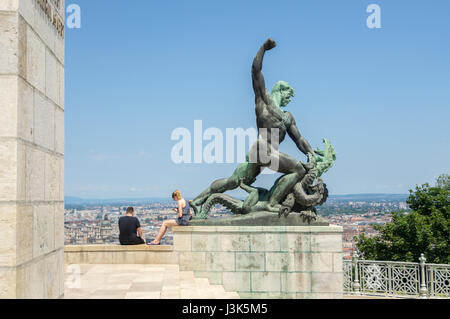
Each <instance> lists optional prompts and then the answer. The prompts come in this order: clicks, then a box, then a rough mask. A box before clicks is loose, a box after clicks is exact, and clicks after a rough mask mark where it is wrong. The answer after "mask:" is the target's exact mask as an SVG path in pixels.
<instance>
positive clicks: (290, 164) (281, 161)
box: [269, 152, 306, 207]
mask: <svg viewBox="0 0 450 319" xmlns="http://www.w3.org/2000/svg"><path fill="white" fill-rule="evenodd" d="M273 156H276V158H275V159H274V160H275V161H278V172H280V173H284V174H286V175H284V176H283V177H281V178H280V179H279V180H278V182H277V185H275V186H274V188H273V191H272V194H271V197H270V200H269V204H270V205H271V206H274V207H275V206H277V205H279V204H280V203H282V202H283V201H284V199H285V198H286V196H287V195H288V194H289V193H290V192H292V188H293V187H294V185H295V184H296V183H297V182H299V181H300V180H301V179H302V178H303V177H304V176H305V174H306V170H305V168H304V167H303V164H302V163H301V162H299V161H297V160H296V159H295V158H293V157H291V156H289V155H287V154H284V153H281V152H273V153H272V155H271V157H273ZM272 163H273V162H272Z"/></svg>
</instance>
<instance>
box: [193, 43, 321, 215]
mask: <svg viewBox="0 0 450 319" xmlns="http://www.w3.org/2000/svg"><path fill="white" fill-rule="evenodd" d="M275 46H276V43H275V41H274V40H272V39H268V40H267V41H266V42H265V43H264V44H263V46H262V47H261V48H260V49H259V51H258V53H257V54H256V57H255V59H254V60H253V65H252V80H253V90H254V93H255V106H256V109H255V111H256V123H257V126H258V135H259V136H258V140H257V141H256V142H255V143H254V144H253V146H252V147H251V148H250V152H249V154H248V155H247V161H246V162H245V163H243V164H241V165H240V166H239V167H238V168H237V169H236V170H235V172H234V173H233V175H232V176H231V177H228V178H223V179H219V180H216V181H215V182H213V183H212V184H211V186H210V187H208V188H207V189H206V190H205V191H203V192H202V193H201V194H200V195H198V196H197V197H196V198H195V199H194V200H193V201H191V206H192V207H193V208H194V210H195V211H196V213H198V210H199V207H200V206H201V205H202V204H203V203H204V202H205V201H206V200H207V199H208V197H209V196H211V195H212V194H214V193H224V192H226V191H228V190H232V189H235V188H237V187H239V185H240V180H241V179H242V180H243V181H244V182H245V184H246V185H251V184H252V183H254V182H255V180H256V177H257V176H258V175H259V174H260V173H261V171H262V169H264V168H266V167H268V168H270V169H272V170H274V171H277V172H280V173H283V174H286V175H285V176H283V177H282V178H281V179H280V182H279V185H281V187H278V188H277V190H276V191H275V192H274V194H273V196H272V197H271V202H270V204H271V205H273V206H275V205H276V204H278V203H280V202H281V201H283V200H284V198H285V197H286V195H287V194H288V193H289V192H290V190H291V188H292V187H293V186H294V184H295V183H297V182H298V181H299V180H301V179H302V178H303V176H304V175H305V173H306V170H305V168H304V167H303V164H302V163H301V162H299V161H298V160H296V159H295V158H293V157H291V156H289V155H287V154H284V153H281V152H279V151H278V147H279V144H280V143H281V142H283V141H284V139H285V137H286V133H287V134H288V135H289V136H290V137H291V138H292V140H293V141H294V142H295V144H296V145H297V147H298V149H299V150H300V151H301V152H303V153H304V154H305V155H307V154H308V153H311V154H312V155H315V154H314V151H313V149H312V148H311V146H310V145H309V143H308V142H307V141H306V140H305V139H304V138H303V137H302V136H301V135H300V132H299V130H298V128H297V126H296V123H295V120H294V117H293V116H292V114H291V113H289V112H285V111H283V110H282V109H281V108H282V107H285V106H286V105H287V104H288V103H289V102H290V99H291V97H293V96H294V89H293V88H292V87H291V86H289V84H288V83H286V82H284V81H279V82H278V83H276V84H275V86H274V87H273V89H272V95H270V94H269V92H268V90H267V89H266V84H265V81H264V76H263V74H262V72H261V71H262V65H263V59H264V54H265V52H266V51H269V50H271V49H273V48H274V47H275Z"/></svg>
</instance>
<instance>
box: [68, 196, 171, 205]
mask: <svg viewBox="0 0 450 319" xmlns="http://www.w3.org/2000/svg"><path fill="white" fill-rule="evenodd" d="M64 201H65V204H66V206H67V205H107V204H116V205H120V204H123V205H124V206H126V205H133V204H143V203H161V202H169V201H172V199H171V198H167V197H147V198H109V199H100V198H80V197H74V196H65V197H64Z"/></svg>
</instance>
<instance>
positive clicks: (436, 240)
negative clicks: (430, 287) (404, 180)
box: [355, 175, 450, 264]
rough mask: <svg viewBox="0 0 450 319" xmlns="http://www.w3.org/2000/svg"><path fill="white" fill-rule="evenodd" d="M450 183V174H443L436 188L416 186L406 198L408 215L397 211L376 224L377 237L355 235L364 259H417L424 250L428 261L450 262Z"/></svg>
mask: <svg viewBox="0 0 450 319" xmlns="http://www.w3.org/2000/svg"><path fill="white" fill-rule="evenodd" d="M449 185H450V182H449V175H441V176H440V177H439V178H438V180H437V183H436V186H435V187H431V186H430V185H429V184H424V185H422V186H417V187H416V190H415V191H412V190H411V191H410V196H409V198H408V200H407V201H406V202H407V203H408V204H409V206H410V208H411V212H410V213H409V214H405V213H399V212H394V213H392V222H390V223H386V224H385V225H381V226H377V225H375V226H374V228H375V229H376V230H377V231H379V234H378V235H377V236H375V237H373V238H368V237H366V236H365V235H364V234H361V235H360V236H359V238H355V239H356V246H357V247H358V249H359V251H360V252H362V253H363V255H364V258H365V259H369V260H393V261H410V262H417V261H418V259H419V257H420V254H421V253H424V254H425V257H426V258H427V262H429V263H441V264H448V263H450V199H449V195H450V188H449Z"/></svg>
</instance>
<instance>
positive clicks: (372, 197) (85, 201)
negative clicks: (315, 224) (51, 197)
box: [64, 194, 409, 206]
mask: <svg viewBox="0 0 450 319" xmlns="http://www.w3.org/2000/svg"><path fill="white" fill-rule="evenodd" d="M408 196H409V195H408V194H346V195H330V196H329V198H328V200H329V201H366V202H373V201H377V202H379V201H405V200H406V199H407V198H408ZM64 200H65V204H66V205H107V204H115V205H120V204H123V205H124V206H126V205H133V204H134V205H136V204H145V203H158V202H159V203H161V202H170V201H172V199H171V198H167V197H145V198H109V199H99V198H80V197H74V196H66V197H64Z"/></svg>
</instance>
